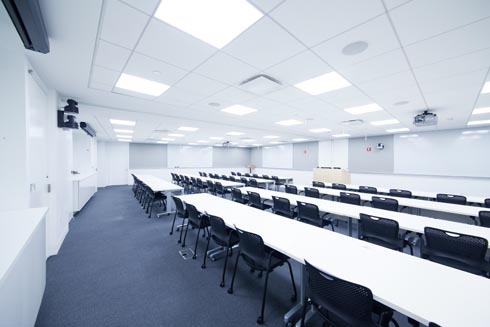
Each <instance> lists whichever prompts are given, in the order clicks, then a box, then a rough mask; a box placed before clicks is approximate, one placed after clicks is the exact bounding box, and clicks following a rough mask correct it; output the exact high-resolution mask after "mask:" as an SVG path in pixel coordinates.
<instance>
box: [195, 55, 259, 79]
mask: <svg viewBox="0 0 490 327" xmlns="http://www.w3.org/2000/svg"><path fill="white" fill-rule="evenodd" d="M195 72H196V73H199V74H201V75H204V76H207V77H209V78H212V79H215V80H217V81H220V82H223V83H226V84H229V85H235V86H236V85H238V84H240V82H242V81H244V80H246V79H247V78H250V77H252V76H254V75H256V74H258V73H259V70H258V69H256V68H254V67H252V66H250V65H248V64H246V63H244V62H242V61H240V60H238V59H236V58H233V57H232V56H230V55H228V54H226V53H224V52H221V51H220V52H217V53H216V54H215V55H214V56H212V57H211V58H210V59H208V60H207V61H206V62H205V63H203V64H202V65H200V66H199V67H198V68H197V69H196V70H195Z"/></svg>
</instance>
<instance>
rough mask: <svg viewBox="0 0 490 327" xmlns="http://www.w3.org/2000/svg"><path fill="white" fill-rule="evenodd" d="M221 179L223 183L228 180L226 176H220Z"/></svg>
mask: <svg viewBox="0 0 490 327" xmlns="http://www.w3.org/2000/svg"><path fill="white" fill-rule="evenodd" d="M221 179H222V180H224V181H227V180H229V179H230V178H229V177H228V176H226V175H221Z"/></svg>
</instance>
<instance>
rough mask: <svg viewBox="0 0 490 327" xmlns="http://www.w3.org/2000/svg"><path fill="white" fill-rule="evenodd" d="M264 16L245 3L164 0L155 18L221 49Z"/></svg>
mask: <svg viewBox="0 0 490 327" xmlns="http://www.w3.org/2000/svg"><path fill="white" fill-rule="evenodd" d="M262 16H263V14H262V13H261V12H260V11H259V10H257V9H256V8H255V7H254V6H252V5H251V4H250V3H248V1H246V0H234V1H230V0H213V1H202V0H187V1H182V0H163V1H161V2H160V5H159V7H158V9H157V11H156V12H155V17H156V18H158V19H160V20H162V21H164V22H165V23H167V24H170V25H172V26H174V27H176V28H178V29H180V30H182V31H184V32H186V33H188V34H190V35H192V36H194V37H196V38H198V39H200V40H202V41H204V42H206V43H208V44H210V45H212V46H214V47H216V48H218V49H221V48H223V47H224V46H225V45H226V44H228V43H229V42H230V41H231V40H233V39H234V38H236V37H237V36H238V35H240V34H241V33H242V32H243V31H245V30H246V29H247V28H248V27H250V26H251V25H253V24H254V23H255V22H256V21H258V20H259V19H260V18H261V17H262Z"/></svg>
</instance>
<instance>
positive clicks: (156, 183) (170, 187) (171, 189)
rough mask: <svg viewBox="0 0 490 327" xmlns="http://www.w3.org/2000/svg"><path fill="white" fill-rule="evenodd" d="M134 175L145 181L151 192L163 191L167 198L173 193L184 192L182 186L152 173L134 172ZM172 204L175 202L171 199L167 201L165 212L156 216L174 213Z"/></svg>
mask: <svg viewBox="0 0 490 327" xmlns="http://www.w3.org/2000/svg"><path fill="white" fill-rule="evenodd" d="M134 175H135V176H136V178H138V179H139V180H140V181H142V182H143V183H145V184H146V185H147V186H148V187H149V188H151V190H152V191H153V192H161V193H165V195H167V198H169V199H170V197H171V196H172V195H173V194H182V193H183V192H184V188H183V187H181V186H179V185H176V184H174V183H171V182H167V181H166V180H164V179H162V178H159V177H156V176H153V175H144V174H134ZM174 205H175V204H174V202H173V201H167V210H166V211H165V212H162V213H159V214H157V217H160V216H162V215H169V214H171V213H174V212H175V211H174V209H175V208H174Z"/></svg>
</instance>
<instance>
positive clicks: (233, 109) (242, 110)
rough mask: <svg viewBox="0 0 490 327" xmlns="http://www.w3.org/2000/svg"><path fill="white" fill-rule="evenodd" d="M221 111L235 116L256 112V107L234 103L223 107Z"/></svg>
mask: <svg viewBox="0 0 490 327" xmlns="http://www.w3.org/2000/svg"><path fill="white" fill-rule="evenodd" d="M221 111H223V112H226V113H229V114H233V115H237V116H243V115H248V114H251V113H252V112H256V111H257V109H254V108H250V107H246V106H242V105H240V104H235V105H233V106H229V107H226V108H224V109H221Z"/></svg>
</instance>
